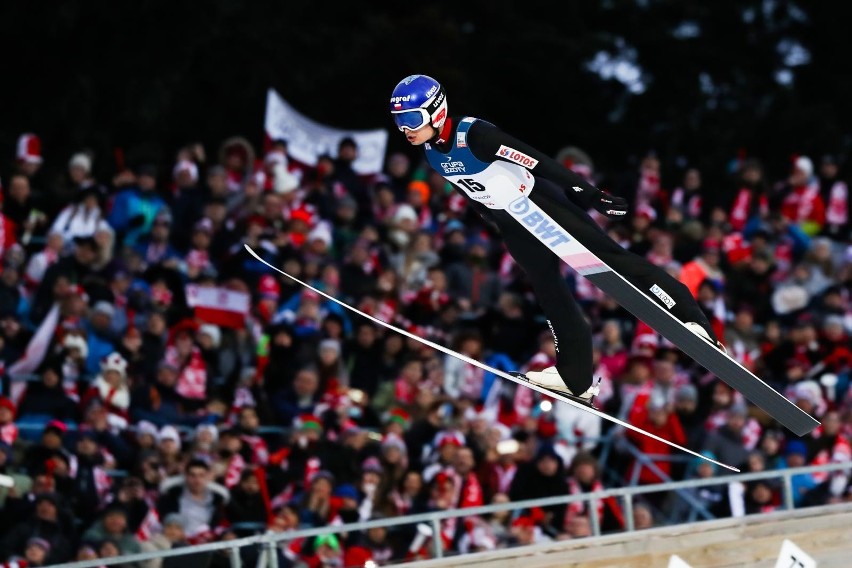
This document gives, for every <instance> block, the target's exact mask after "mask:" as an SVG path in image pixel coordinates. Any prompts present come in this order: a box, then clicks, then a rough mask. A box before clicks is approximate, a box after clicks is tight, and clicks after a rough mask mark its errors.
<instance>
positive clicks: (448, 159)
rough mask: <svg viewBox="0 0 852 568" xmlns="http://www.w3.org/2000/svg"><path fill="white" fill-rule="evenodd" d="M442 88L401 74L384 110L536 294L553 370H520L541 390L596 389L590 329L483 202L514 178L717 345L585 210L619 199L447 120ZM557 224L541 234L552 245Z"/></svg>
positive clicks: (509, 226) (465, 121) (495, 209)
mask: <svg viewBox="0 0 852 568" xmlns="http://www.w3.org/2000/svg"><path fill="white" fill-rule="evenodd" d="M447 108H448V107H447V96H446V93H445V92H444V89H443V87H442V86H441V85H440V84H439V83H438V82H437V81H436V80H435V79H433V78H431V77H428V76H426V75H411V76H409V77H406V78H405V79H403V80H402V81H400V82H399V84H398V85H397V86H396V88H395V89H394V91H393V94H392V95H391V98H390V111H391V114H392V116H393V119H394V122H395V123H396V126H397V127H398V128H399V130H400V131H401V132H402V133H403V134H404V135H405V137H406V139H407V140H408V142H409V143H410V144H412V145H414V146H423V148H424V151H425V154H426V158H427V160H428V161H429V164H430V165H431V166H432V167H433V168H434V169H435V170H436V171H437V172H438V173H440V174H441V175H442V176H443V177H444V178H445V179H446V180H447V181H449V182H450V183H452V185H453V187H454V188H455V190H456V191H458V192H459V193H460V194H462V195H464V196H465V197H466V198H467V199H468V201H470V204H471V206H472V207H473V208H474V210H475V211H476V212H477V213H479V215H481V216H482V217H483V218H484V219H486V220H487V221H490V222H491V223H492V224H493V225H495V226H496V227H497V228H498V230H499V231H500V234H501V235H502V237H503V240H504V242H505V243H506V247H507V248H508V250H509V253H510V254H511V256H512V258H513V259H514V260H515V262H516V263H517V264H519V265H520V266H521V268H523V270H524V272H526V274H527V276H528V277H529V280H530V283H531V284H532V287H533V290H534V292H535V296H536V300H537V301H538V304H539V305H540V306H541V309H542V310H543V312H544V315H545V317H546V318H547V321H548V325H549V326H550V328H551V331H552V333H553V338H554V342H555V346H556V366H555V367H549V368H547V369H544V370H542V371H533V372H529V373H527V374H526V378H527V379H528V380H529V381H530V382H532V383H535V384H537V385H539V386H541V387H545V388H548V389H552V390H555V391H558V392H562V393H565V394H568V395H571V396H574V397H578V398H580V399H583V400H586V401H588V402H590V401H591V399H592V397H593V396H595V395H596V394H597V387H596V384H595V383H594V377H593V373H594V369H593V364H592V333H591V329H590V327H589V324H588V323H587V322H586V319H585V318H584V317H583V313H582V312H581V310H580V307H579V306H578V305H577V302H576V301H575V300H574V297H573V295H572V294H571V290H570V289H569V287H568V283H567V282H566V280H565V278H564V277H563V276H562V272H561V270H560V268H561V267H560V263H561V260H560V259H559V257H557V256H556V255H555V254H553V252H552V251H551V250H550V248H549V247H548V244H547V241H546V240H542V239H541V238H540V237H541V235H539V236H538V237H537V236H536V235H534V234H533V232H531V231H530V229H529V228H527V227H525V226H523V225H522V223H521V222H519V221H518V220H517V219H515V218H514V217H513V216H512V215H510V214H509V213H508V211H506V210H505V209H501V206H500V205H499V204H496V203H494V202H490V197H489V196H490V194H491V193H492V192H491V191H490V189H489V187H494V188H495V190H496V187H497V184H505V183H514V184H515V185H514V187H515V188H518V189H516V190H515V191H516V193H515V195H519V194H518V193H517V191H518V190H520V191H521V192H522V193H524V192H526V194H527V195H528V197H529V199H530V200H531V201H532V202H534V203H535V204H536V205H538V207H539V208H540V209H541V210H543V211H544V212H546V214H547V215H549V216H550V218H551V219H553V220H554V221H555V222H556V223H557V224H558V225H559V227H561V228H562V229H564V230H565V231H567V232H568V233H570V235H571V237H573V238H574V239H576V240H577V241H578V242H579V243H581V244H582V245H584V246H585V247H586V248H587V249H588V250H589V251H590V252H591V253H593V254H594V255H596V256H597V257H598V258H600V259H601V260H602V261H603V262H605V263H606V264H607V265H609V267H610V268H612V269H613V270H614V271H616V272H618V273H619V274H621V275H622V276H623V277H624V278H626V279H627V280H628V281H630V282H631V283H632V284H633V285H634V286H636V287H637V288H638V289H639V290H642V291H644V293H645V295H647V296H648V297H649V298H651V299H652V300H653V301H655V302H658V303H659V304H661V305H663V306H665V307H666V308H667V309H668V310H669V311H670V312H671V314H672V315H673V316H675V317H676V318H677V319H679V320H680V321H681V322H683V323H684V324H685V325H686V326H687V327H688V328H689V329H690V330H691V331H693V332H694V333H696V334H697V335H699V336H701V337H702V338H704V339H705V340H707V341H708V342H709V343H711V344H712V345H715V346H717V347H719V348H720V349H723V347H722V346H721V343H719V341H718V339H717V338H716V336H715V334H714V332H713V329H712V327H711V325H710V322H709V321H708V319H707V316H706V315H705V314H704V312H703V311H702V310H701V308H700V306H699V305H698V303H697V302H696V300H695V299H694V298H693V296H692V294H691V293H690V291H689V290H688V289H687V287H686V286H684V285H683V284H682V283H681V282H679V281H678V280H676V279H675V278H673V277H672V276H671V275H670V274H668V273H667V272H666V271H665V270H663V269H661V268H660V267H658V266H656V265H654V264H652V263H651V262H649V261H648V260H647V259H645V258H643V257H641V256H638V255H636V254H633V253H631V252H629V251H627V250H625V249H624V248H623V247H622V246H621V245H619V244H618V243H617V242H615V241H614V240H612V239H611V238H610V237H609V236H608V235H607V234H606V233H605V232H604V231H603V230H602V229H601V228H600V227H599V226H598V225H597V223H595V221H594V220H593V219H592V218H591V217H590V216H589V215H588V214H587V213H586V211H587V210H588V209H590V208H594V209H596V210H597V211H599V212H600V213H603V214H604V215H607V216H610V217H619V216H623V215H625V214H626V213H627V202H626V201H625V200H624V199H622V198H620V197H615V196H611V195H608V194H606V193H604V192H603V191H601V190H600V189H598V188H596V187H594V186H593V185H591V184H590V183H588V182H587V181H586V180H585V179H583V178H582V177H581V176H579V175H577V174H575V173H574V172H572V171H570V170H568V169H567V168H565V167H563V166H562V165H560V164H559V163H558V162H556V161H555V160H553V159H552V158H550V157H549V156H547V155H545V154H543V153H541V152H539V151H538V150H536V149H534V148H532V147H531V146H529V145H527V144H525V143H523V142H521V141H520V140H517V139H516V138H513V137H511V136H509V135H507V134H505V133H504V132H502V131H501V130H499V129H498V128H497V127H495V126H494V125H493V124H490V123H488V122H485V121H483V120H480V119H477V118H473V117H449V116H448V114H447ZM559 227H552V226H549V227H543V228H542V227H539V229H538V230H539V232H541V231H545V232H547V231H550V234H552V235H553V237H554V242H555V241H556V240H558V239H560V238H567V237H560V235H561V232H559V231H558V229H559Z"/></svg>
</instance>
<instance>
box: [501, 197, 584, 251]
mask: <svg viewBox="0 0 852 568" xmlns="http://www.w3.org/2000/svg"><path fill="white" fill-rule="evenodd" d="M509 213H511V214H512V215H514V216H515V217H517V218H518V219H519V220H520V221H521V223H523V224H524V225H526V226H527V227H529V228H531V229H533V231H532V232H533V233H534V234H535V235H537V236H538V237H539V238H540V239H541V240H542V241H545V240H547V239H551V241H550V242H549V243H545V244H546V245H547V246H549V247H550V248H554V247H556V246H558V245H561V244H562V243H567V242H570V241H571V239H570V238H568V235H566V234H565V233H564V232H563V231H562V228H561V227H560V226H559V225H557V224H556V223H554V222H552V221H548V220H547V219H546V218H545V217H544V215H543V214H542V213H541V212H539V211H534V210H532V207H531V206H530V200H529V199H528V198H527V197H526V196H521V197H519V198H517V199H516V200H514V201H512V202H511V203H509Z"/></svg>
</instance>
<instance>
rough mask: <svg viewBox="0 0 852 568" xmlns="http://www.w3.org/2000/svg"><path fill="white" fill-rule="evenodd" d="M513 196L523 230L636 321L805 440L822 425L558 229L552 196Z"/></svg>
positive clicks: (666, 302)
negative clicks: (548, 212)
mask: <svg viewBox="0 0 852 568" xmlns="http://www.w3.org/2000/svg"><path fill="white" fill-rule="evenodd" d="M510 195H511V198H510V199H511V200H509V199H507V200H506V204H505V206H504V207H505V210H506V211H507V212H508V213H509V214H510V215H511V216H512V217H513V218H514V219H515V220H516V221H518V223H520V224H521V226H523V227H524V228H526V229H527V230H528V231H529V232H530V233H531V234H532V235H533V236H534V237H536V238H537V239H538V240H539V241H541V242H542V243H543V244H544V245H545V246H547V247H548V248H549V249H550V250H551V251H553V253H554V254H556V255H557V256H558V257H559V258H560V259H561V260H562V261H563V262H565V263H566V264H567V265H568V266H570V267H571V268H573V269H574V270H576V271H577V272H578V273H579V274H581V275H582V276H584V277H585V278H587V279H588V280H589V281H590V282H592V283H593V284H594V285H595V286H597V287H598V288H600V289H601V290H602V291H603V292H605V293H606V294H608V295H609V296H611V297H612V298H613V299H614V300H615V301H616V302H618V303H619V304H620V305H621V306H623V307H624V308H625V309H627V310H628V311H629V312H631V313H632V314H633V315H634V316H636V317H637V318H639V319H640V320H642V321H643V322H645V323H647V324H648V325H650V326H651V327H652V328H653V329H654V330H656V331H657V332H659V333H660V334H661V335H662V336H663V337H665V338H666V339H668V340H669V341H671V342H672V343H674V344H675V345H677V346H678V347H679V348H680V349H681V350H682V351H683V352H684V353H686V354H687V355H689V356H690V357H691V358H692V359H694V360H695V361H697V362H698V363H699V364H700V365H701V366H703V367H704V368H706V369H707V370H708V371H710V372H711V373H713V374H714V375H716V376H717V377H719V378H720V379H721V380H723V381H725V382H726V383H728V384H729V385H730V386H731V387H733V388H734V389H736V390H737V391H739V392H740V393H742V395H743V396H744V397H746V398H747V399H748V400H750V401H751V402H753V403H754V404H756V405H757V406H759V407H760V408H762V409H763V410H765V411H766V412H767V413H768V414H769V415H770V416H772V417H773V418H775V419H776V420H778V422H780V423H781V424H782V425H784V426H785V427H786V428H788V429H790V430H791V431H792V432H794V433H795V434H796V435H798V436H804V435H805V434H807V433H808V432H810V431H811V430H813V429H814V428H816V427H817V426H819V421H817V420H816V419H815V418H814V417H813V416H811V415H810V414H808V413H807V412H805V411H804V410H802V409H801V408H799V407H798V406H796V405H795V404H794V403H793V402H791V401H789V400H787V399H786V398H785V397H784V395H782V394H781V393H779V392H778V391H776V390H775V389H773V388H772V387H771V386H770V385H768V384H766V383H765V382H764V381H762V380H761V379H760V378H759V377H757V376H755V375H754V374H753V373H752V372H751V371H749V370H748V369H746V368H745V367H743V366H742V365H741V364H740V363H739V362H738V361H736V360H735V359H733V358H731V357H730V356H728V355H727V354H725V353H723V352H722V351H720V350H719V349H717V348H716V347H715V346H713V345H711V344H710V343H708V342H707V341H705V340H704V339H702V338H701V337H699V336H698V335H696V334H695V333H693V332H692V331H690V330H689V329H688V328H687V327H686V326H685V325H683V323H681V322H680V320H678V319H677V318H676V317H674V316H673V315H672V314H671V313H670V312H669V309H671V307H672V306H673V305H674V300H672V298H671V297H670V296H669V295H668V294H667V293H666V291H665V290H663V289H662V288H660V287H659V286H658V285H654V286H652V287H651V289H650V290H649V292H651V293H652V294H653V295H654V296H655V297H657V298H658V299H659V302H658V301H655V300H654V299H652V298H651V297H649V296H648V295H646V294H645V293H643V292H642V291H641V290H639V288H637V287H636V286H634V285H633V283H631V282H630V281H629V280H627V279H626V278H624V276H622V275H621V274H619V273H618V272H616V271H615V270H613V269H612V268H611V267H610V266H609V265H607V264H606V263H605V262H604V261H602V260H601V259H600V258H599V257H598V256H596V255H595V254H594V253H592V252H591V251H589V249H587V248H586V247H585V246H584V245H583V244H582V243H580V242H579V241H578V240H577V239H575V238H574V237H573V235H571V234H570V233H569V232H568V231H566V230H565V229H564V227H562V226H561V225H560V224H559V222H558V218H557V219H554V218H553V217H551V216H549V215H548V214H547V213H546V212H545V211H544V210H543V209H542V208H541V207H540V206H539V204H538V203H536V201H541V202H544V203H546V204H548V205H553V207H548V209H549V210H551V211H559V206H558V204H555V203H552V201H551V200H550V198H549V197H548V196H547V195H544V194H538V195H537V194H536V191H535V188H533V189H532V190H531V191H528V192H527V194H526V195H523V194H522V195H520V196H518V190H517V189H512V190H511V192H510ZM492 197H493V196H492ZM557 217H558V215H557Z"/></svg>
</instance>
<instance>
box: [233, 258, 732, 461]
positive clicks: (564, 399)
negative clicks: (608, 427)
mask: <svg viewBox="0 0 852 568" xmlns="http://www.w3.org/2000/svg"><path fill="white" fill-rule="evenodd" d="M244 246H245V249H246V250H247V251H248V253H249V254H250V255H252V256H253V257H254V258H255V259H256V260H258V261H259V262H261V263H263V264H265V265H266V266H268V267H269V268H271V269H272V270H274V271H276V272H278V273H279V274H282V275H283V276H286V277H287V278H289V279H290V280H292V281H294V282H296V283H298V284H301V285H302V286H304V287H305V288H308V289H309V290H312V291H313V292H315V293H317V294H319V295H320V296H322V297H323V298H325V299H327V300H330V301H332V302H334V303H336V304H337V305H339V306H341V307H343V308H345V309H347V310H349V311H351V312H354V313H356V314H358V315H360V316H362V317H365V318H367V319H368V320H370V321H372V322H373V323H375V324H378V325H381V326H383V327H386V328H387V329H390V330H392V331H395V332H396V333H399V334H401V335H404V336H406V337H408V338H411V339H414V340H415V341H419V342H420V343H422V344H424V345H428V346H429V347H431V348H432V349H435V350H437V351H440V352H442V353H444V354H446V355H449V356H451V357H455V358H457V359H461V360H462V361H464V362H465V363H469V364H471V365H474V366H475V367H479V368H480V369H482V370H484V371H488V372H489V373H494V374H495V375H497V376H498V377H501V378H503V379H506V380H507V381H512V382H513V383H515V384H518V385H521V386H524V387H527V388H530V389H532V390H534V391H537V392H539V393H541V394H544V395H547V396H549V397H551V398H554V399H556V400H559V401H561V402H563V403H565V404H570V405H571V406H573V407H575V408H579V409H580V410H583V411H585V412H589V413H591V414H594V415H595V416H597V417H599V418H602V419H604V420H608V421H610V422H612V423H614V424H617V425H618V426H621V427H623V428H627V429H628V430H633V431H634V432H638V433H639V434H642V435H645V436H648V437H650V438H653V439H654V440H657V441H658V442H662V443H664V444H667V445H669V446H671V447H673V448H675V449H678V450H680V451H682V452H686V453H688V454H690V455H692V456H695V457H698V458H701V459H704V460H707V461H709V462H711V463H714V464H716V465H718V466H720V467H724V468H726V469H729V470H731V471H735V472H739V471H740V470H739V469H737V468H735V467H732V466H730V465H727V464H724V463H721V462H718V461H716V460H713V459H710V458H708V457H706V456H703V455H701V454H699V453H698V452H694V451H692V450H690V449H689V448H684V447H683V446H680V445H678V444H675V443H674V442H671V441H669V440H666V439H665V438H661V437H659V436H657V435H655V434H652V433H651V432H646V431H645V430H643V429H642V428H638V427H637V426H634V425H633V424H630V423H628V422H625V421H623V420H619V419H618V418H615V417H614V416H610V415H609V414H606V413H605V412H601V411H600V410H598V409H597V408H594V407H593V406H590V405H588V404H583V403H580V402H576V401H574V400H571V399H570V398H568V397H565V396H562V395H561V394H560V393H557V392H554V391H551V390H549V389H546V388H543V387H539V386H537V385H534V384H532V383H530V382H528V381H526V380H524V379H522V378H520V377H515V376H512V375H511V374H509V373H506V372H503V371H501V370H499V369H495V368H494V367H491V366H490V365H486V364H485V363H483V362H482V361H478V360H476V359H472V358H470V357H468V356H466V355H463V354H461V353H459V352H457V351H453V350H452V349H450V348H448V347H444V346H443V345H439V344H437V343H434V342H432V341H429V340H428V339H425V338H423V337H420V336H418V335H415V334H413V333H411V332H409V331H406V330H404V329H401V328H398V327H396V326H395V325H392V324H389V323H387V322H384V321H382V320H380V319H378V318H376V317H373V316H371V315H369V314H365V313H364V312H362V311H361V310H359V309H358V308H355V307H353V306H350V305H349V304H347V303H346V302H343V301H342V300H338V299H337V298H335V297H334V296H331V295H329V294H326V293H325V292H323V291H322V290H319V289H317V288H314V287H313V286H311V285H310V284H308V283H307V282H303V281H302V280H299V279H298V278H296V277H295V276H292V275H291V274H288V273H286V272H284V271H283V270H281V269H280V268H276V267H275V266H273V265H271V264H270V263H268V262H267V261H265V260H263V259H262V258H261V257H260V256H259V255H258V254H257V253H256V252H254V250H252V248H251V247H250V246H248V245H244Z"/></svg>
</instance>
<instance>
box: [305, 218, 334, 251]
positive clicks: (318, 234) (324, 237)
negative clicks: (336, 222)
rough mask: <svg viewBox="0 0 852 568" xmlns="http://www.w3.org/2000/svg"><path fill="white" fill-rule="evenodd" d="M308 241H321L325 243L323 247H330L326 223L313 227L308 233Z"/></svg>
mask: <svg viewBox="0 0 852 568" xmlns="http://www.w3.org/2000/svg"><path fill="white" fill-rule="evenodd" d="M307 238H308V241H309V242H310V241H314V240H317V241H321V242H323V243H325V246H327V247H328V246H331V242H332V237H331V230H330V229H329V228H328V225H327V224H326V223H319V224H318V225H317V226H316V227H314V228H313V229H312V230H311V232H310V233H308V237H307Z"/></svg>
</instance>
